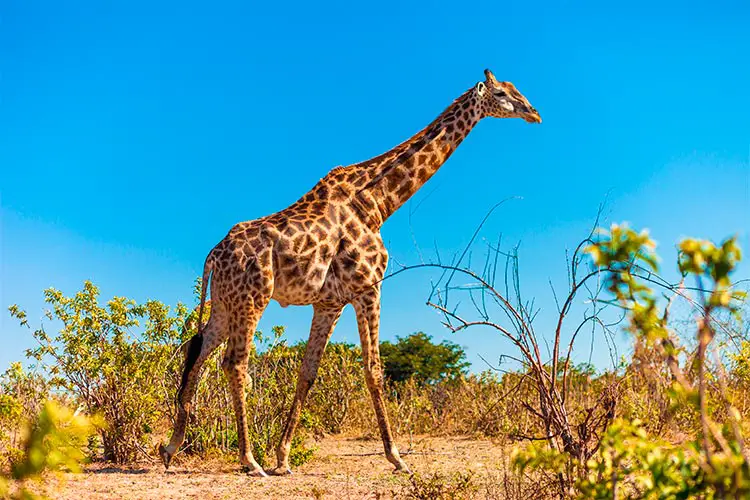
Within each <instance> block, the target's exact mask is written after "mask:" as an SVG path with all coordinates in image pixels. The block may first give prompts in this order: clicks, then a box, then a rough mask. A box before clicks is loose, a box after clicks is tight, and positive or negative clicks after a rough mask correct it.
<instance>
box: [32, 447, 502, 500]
mask: <svg viewBox="0 0 750 500" xmlns="http://www.w3.org/2000/svg"><path fill="white" fill-rule="evenodd" d="M398 445H399V447H400V449H401V450H402V453H403V452H404V451H405V450H409V451H408V453H407V454H406V457H405V459H406V461H407V463H408V464H409V466H410V467H411V468H412V470H413V471H414V472H417V473H418V474H421V475H422V476H423V477H428V478H429V477H431V476H432V475H433V474H435V473H443V474H448V475H451V474H453V473H454V472H456V471H460V472H463V473H466V472H468V471H470V470H471V471H472V472H473V476H472V480H471V483H472V485H473V486H474V488H475V490H476V494H475V496H477V497H479V498H482V497H492V498H504V497H506V495H507V493H503V491H504V490H506V489H507V486H508V484H507V481H506V484H505V485H504V486H503V482H504V481H503V471H504V470H506V468H507V463H508V457H509V452H508V449H506V448H504V447H503V446H501V445H500V444H497V443H493V442H492V441H489V440H475V439H470V438H460V437H451V438H434V437H417V438H414V439H413V440H412V444H411V449H410V446H409V442H408V441H407V440H400V441H399V442H398ZM317 446H318V451H317V452H316V454H315V456H314V458H313V459H312V460H311V461H310V462H308V463H307V464H305V465H303V466H301V467H298V468H297V469H296V470H295V473H294V474H293V475H292V476H285V477H269V478H265V479H257V478H252V477H248V476H247V475H245V474H243V473H242V472H240V471H239V467H238V466H236V465H235V464H233V463H228V462H226V461H218V460H215V461H197V460H190V461H187V460H185V461H182V462H180V461H176V463H175V465H173V466H172V467H171V468H170V470H169V471H168V472H165V471H164V469H163V467H161V466H160V465H158V464H145V465H142V466H138V467H122V468H120V467H112V466H108V465H104V464H95V465H91V466H89V467H88V468H87V470H86V472H85V473H83V474H67V475H65V476H63V477H61V478H59V479H57V478H49V479H48V480H47V485H46V487H47V488H46V489H47V493H48V494H49V495H50V496H51V497H52V498H58V499H75V500H83V499H92V500H96V499H115V498H116V499H166V498H175V499H177V498H180V499H183V498H196V499H197V498H200V499H233V498H284V499H286V498H352V499H355V498H356V499H361V498H392V497H402V498H403V497H404V496H405V495H406V493H407V491H408V490H409V484H410V480H409V478H408V476H404V475H394V474H392V472H391V470H392V467H391V466H390V464H389V463H387V461H386V460H385V457H384V455H383V453H382V445H381V443H380V441H379V440H361V439H355V438H345V437H327V438H325V439H323V440H322V441H320V442H318V443H317ZM512 496H515V495H512Z"/></svg>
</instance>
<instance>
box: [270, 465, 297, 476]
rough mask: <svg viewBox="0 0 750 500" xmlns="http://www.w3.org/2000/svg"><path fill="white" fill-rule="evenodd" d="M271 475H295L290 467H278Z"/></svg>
mask: <svg viewBox="0 0 750 500" xmlns="http://www.w3.org/2000/svg"><path fill="white" fill-rule="evenodd" d="M271 474H273V475H274V476H291V475H292V474H293V473H292V469H290V468H289V467H276V468H275V469H273V470H272V471H271Z"/></svg>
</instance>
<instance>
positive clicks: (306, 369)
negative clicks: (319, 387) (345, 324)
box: [273, 305, 343, 475]
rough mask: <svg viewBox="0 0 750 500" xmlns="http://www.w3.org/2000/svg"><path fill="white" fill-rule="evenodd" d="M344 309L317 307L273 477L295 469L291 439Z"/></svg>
mask: <svg viewBox="0 0 750 500" xmlns="http://www.w3.org/2000/svg"><path fill="white" fill-rule="evenodd" d="M342 310H343V307H333V308H331V307H322V306H318V305H316V306H314V311H315V312H314V314H313V320H312V326H311V327H310V338H309V339H308V341H307V347H306V348H305V356H304V358H303V359H302V365H301V366H300V370H299V375H298V377H297V391H296V392H295V394H294V401H293V402H292V408H291V410H290V411H289V417H288V418H287V421H286V425H285V427H284V433H283V434H282V436H281V441H279V447H278V449H277V450H276V459H277V466H276V469H274V471H273V472H274V474H276V475H283V474H291V472H292V469H291V467H290V466H289V453H290V452H291V450H292V437H293V436H294V429H295V428H296V427H297V424H298V423H299V417H300V413H302V407H303V405H304V404H305V399H306V398H307V393H308V392H309V391H310V388H311V387H312V385H313V382H315V377H316V376H317V374H318V367H319V366H320V358H321V357H322V356H323V352H324V351H325V348H326V345H327V344H328V339H329V338H331V334H332V333H333V329H334V328H335V327H336V322H337V321H338V319H339V317H341V311H342Z"/></svg>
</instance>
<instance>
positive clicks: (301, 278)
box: [271, 258, 327, 307]
mask: <svg viewBox="0 0 750 500" xmlns="http://www.w3.org/2000/svg"><path fill="white" fill-rule="evenodd" d="M282 260H283V261H284V264H285V265H284V267H282V268H277V269H275V270H274V289H273V295H272V296H271V298H273V299H274V300H275V301H276V302H278V303H279V305H281V307H287V306H289V305H308V304H314V303H316V302H318V300H319V297H320V292H321V290H322V288H323V283H324V282H325V277H326V270H327V269H326V267H325V266H323V265H321V264H320V263H315V262H306V261H305V260H303V259H300V260H297V259H294V260H291V259H288V258H287V259H282Z"/></svg>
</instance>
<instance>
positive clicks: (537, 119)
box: [523, 108, 542, 123]
mask: <svg viewBox="0 0 750 500" xmlns="http://www.w3.org/2000/svg"><path fill="white" fill-rule="evenodd" d="M523 118H524V120H526V121H527V122H529V123H542V117H541V116H539V112H538V111H537V110H535V109H534V108H531V111H529V112H528V113H527V114H526V116H524V117H523Z"/></svg>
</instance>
